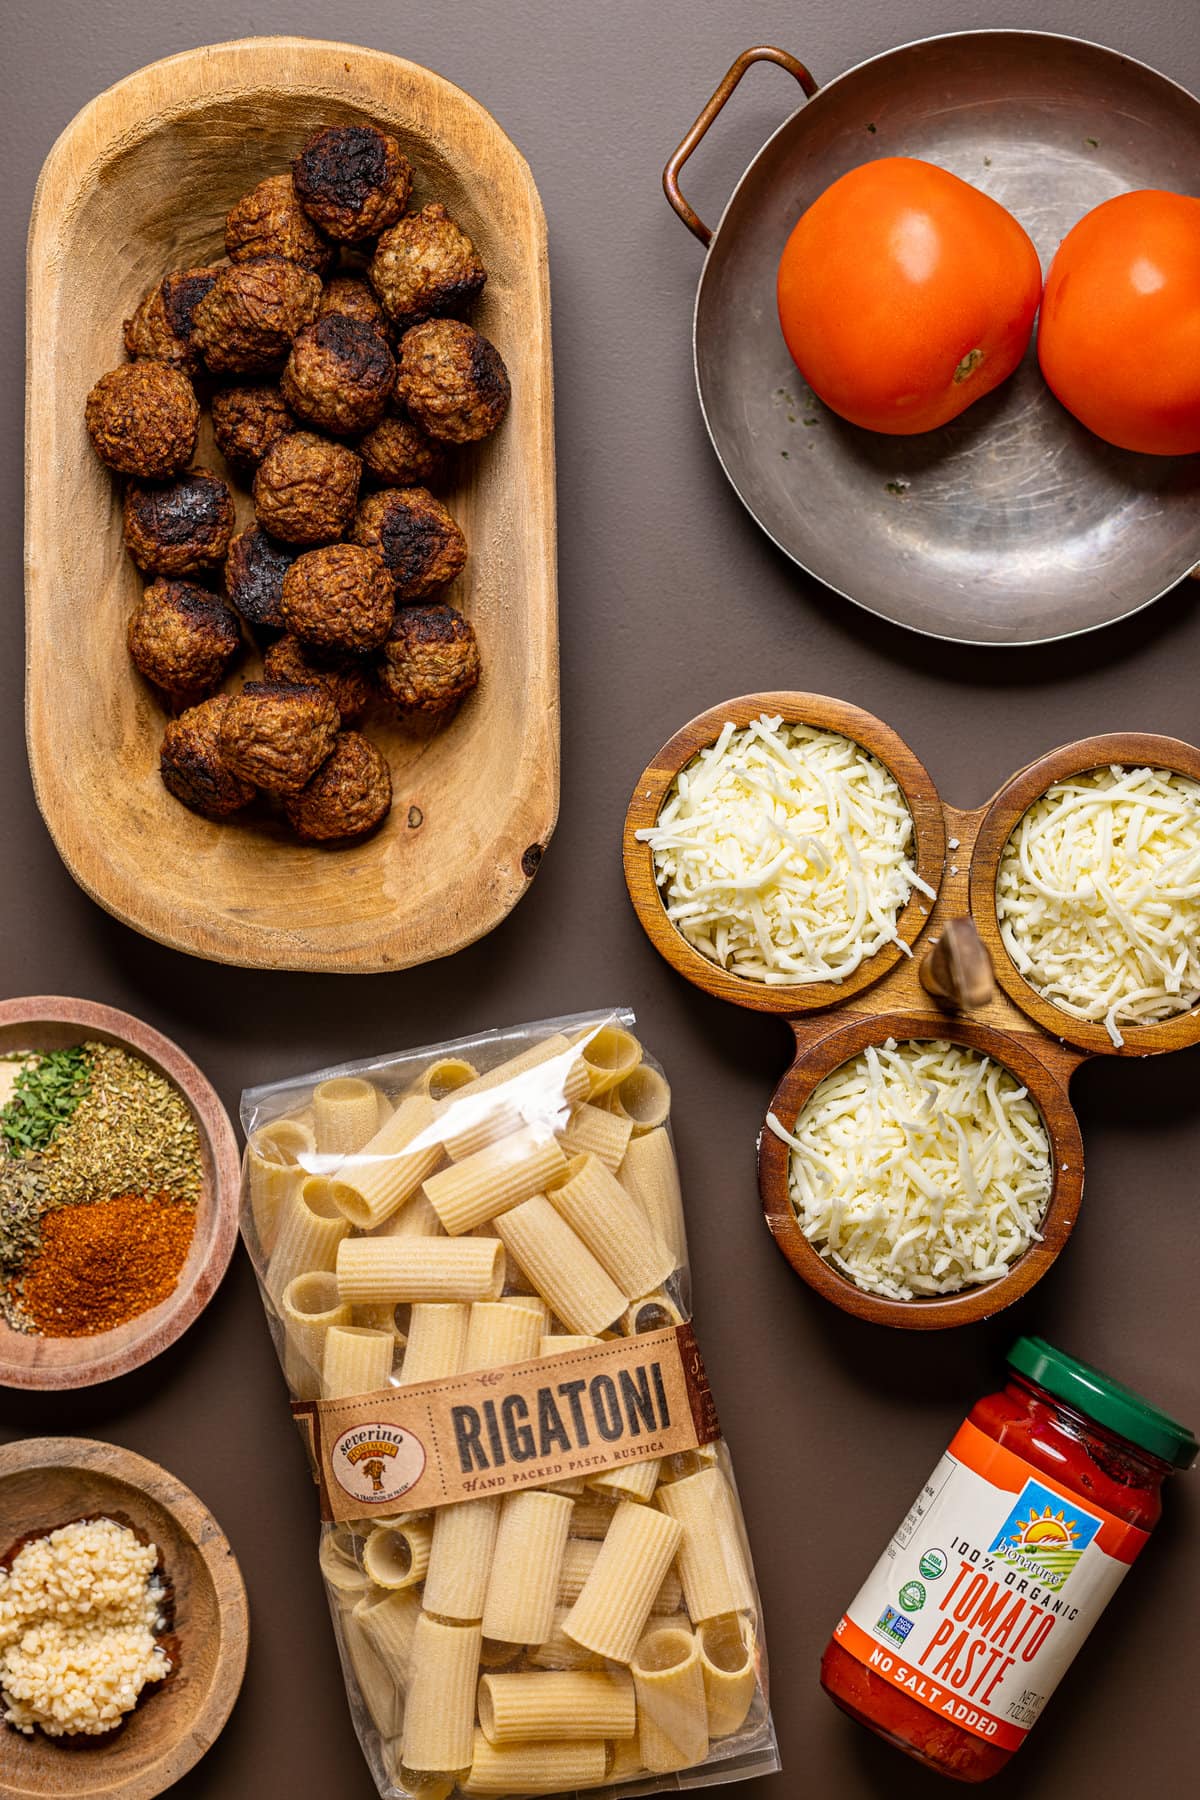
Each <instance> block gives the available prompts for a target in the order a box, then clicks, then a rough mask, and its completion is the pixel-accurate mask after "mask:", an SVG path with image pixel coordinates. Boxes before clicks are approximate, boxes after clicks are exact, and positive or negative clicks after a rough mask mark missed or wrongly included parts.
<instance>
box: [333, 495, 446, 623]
mask: <svg viewBox="0 0 1200 1800" xmlns="http://www.w3.org/2000/svg"><path fill="white" fill-rule="evenodd" d="M351 536H352V537H353V540H354V542H355V543H356V544H363V545H365V546H366V548H367V549H368V550H374V551H376V552H377V553H378V554H379V555H380V556H381V557H382V558H383V560H384V562H385V563H386V564H387V566H388V568H389V569H390V570H391V572H392V578H393V580H394V581H395V584H396V600H397V603H398V604H399V605H401V606H408V605H412V604H413V603H415V602H416V601H420V600H428V599H429V598H430V597H431V596H432V595H433V594H436V593H437V591H438V589H439V588H443V587H445V585H446V583H447V582H449V581H453V580H454V577H455V576H456V575H457V574H458V572H459V570H460V569H461V568H462V566H463V564H464V563H465V562H466V560H467V540H466V538H465V537H464V536H463V534H462V532H461V531H460V530H459V527H458V525H457V524H456V522H455V520H454V518H453V517H452V515H451V514H450V513H449V512H447V510H446V508H445V507H444V506H443V505H442V503H441V501H440V500H435V499H434V497H433V495H432V494H431V493H430V492H429V489H428V488H422V487H416V488H385V489H384V490H383V492H382V493H380V494H370V495H368V497H367V498H366V499H365V500H364V501H363V503H362V505H361V506H360V507H359V509H358V517H357V518H356V519H355V521H354V530H353V532H352V533H351Z"/></svg>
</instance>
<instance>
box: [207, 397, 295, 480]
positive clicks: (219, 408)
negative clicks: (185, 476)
mask: <svg viewBox="0 0 1200 1800" xmlns="http://www.w3.org/2000/svg"><path fill="white" fill-rule="evenodd" d="M212 424H213V436H214V438H215V439H216V441H217V449H218V450H219V451H220V452H221V455H222V456H223V457H225V459H226V461H227V462H231V463H232V464H233V465H234V467H235V468H237V469H254V468H257V467H258V465H259V463H260V462H261V461H262V459H263V457H264V456H265V455H266V454H267V451H268V450H269V449H270V448H271V445H272V444H273V443H274V442H275V440H276V438H281V437H285V436H286V435H287V433H288V432H289V431H295V429H296V421H295V419H294V418H293V416H292V414H291V413H290V412H289V411H288V405H287V401H286V400H285V399H284V397H283V395H282V394H281V393H280V391H279V389H278V388H277V387H272V386H271V385H270V384H269V383H264V384H261V385H259V386H256V387H228V388H218V389H217V391H216V393H215V394H214V395H213V397H212Z"/></svg>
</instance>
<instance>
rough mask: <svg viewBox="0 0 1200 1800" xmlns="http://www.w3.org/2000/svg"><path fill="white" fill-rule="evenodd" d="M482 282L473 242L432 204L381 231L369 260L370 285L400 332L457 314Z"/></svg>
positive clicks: (483, 272) (442, 209) (481, 268)
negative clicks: (444, 314) (425, 321)
mask: <svg viewBox="0 0 1200 1800" xmlns="http://www.w3.org/2000/svg"><path fill="white" fill-rule="evenodd" d="M486 280H487V270H486V269H485V268H484V266H483V264H482V263H481V262H480V260H479V257H478V255H477V253H476V250H475V246H474V244H473V243H472V242H471V240H470V238H469V237H468V236H467V234H466V232H465V231H462V230H461V229H460V228H459V227H458V226H457V225H456V224H455V223H454V220H453V219H452V218H451V217H450V214H449V213H448V212H447V211H446V209H445V207H444V206H439V205H437V204H436V203H435V204H434V205H432V206H423V207H422V208H421V210H420V212H419V213H412V214H410V215H409V217H408V218H407V219H401V220H400V222H399V224H398V225H393V226H392V228H391V230H390V231H385V232H384V234H383V236H382V237H381V238H380V240H379V242H378V244H377V245H376V246H375V255H374V257H373V258H372V260H371V285H372V287H373V288H374V289H375V292H376V293H377V294H378V295H379V298H380V299H381V300H382V301H383V305H384V310H385V311H386V313H387V315H388V317H389V319H391V320H392V321H393V323H394V324H396V325H397V326H398V327H399V328H400V329H401V330H402V331H407V330H408V329H409V327H410V326H412V325H418V324H420V322H421V320H422V319H430V318H434V317H437V316H440V315H441V314H443V313H460V312H463V311H464V310H465V309H466V308H467V307H468V306H470V304H471V302H472V300H474V298H475V296H476V295H477V294H478V293H479V290H480V289H481V288H482V286H483V284H484V282H485V281H486Z"/></svg>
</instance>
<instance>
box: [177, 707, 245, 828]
mask: <svg viewBox="0 0 1200 1800" xmlns="http://www.w3.org/2000/svg"><path fill="white" fill-rule="evenodd" d="M230 704H231V696H230V695H229V694H216V695H214V696H213V698H212V699H211V700H205V701H204V702H203V703H202V704H201V705H200V706H193V707H190V708H189V709H188V711H187V712H185V713H181V714H180V715H179V717H178V718H177V719H172V720H171V723H170V724H169V725H168V726H167V729H166V731H165V732H164V734H163V741H162V749H161V751H160V752H159V759H160V760H159V768H160V771H161V774H162V778H163V786H164V787H165V788H166V790H167V792H168V793H169V794H174V796H175V798H176V800H181V801H182V802H183V804H184V805H185V806H190V807H191V809H192V811H193V812H198V813H203V815H204V817H205V818H206V819H227V818H228V817H229V815H230V814H231V813H235V812H240V811H241V809H242V807H243V806H249V804H250V802H251V800H253V798H254V787H253V785H252V784H251V783H250V782H249V781H244V780H243V779H242V777H241V776H240V775H235V774H234V772H233V770H232V769H230V768H229V767H228V766H227V764H226V762H225V759H224V757H223V756H222V754H221V747H220V738H221V726H222V724H223V723H224V720H225V715H226V713H227V712H228V711H229V707H230Z"/></svg>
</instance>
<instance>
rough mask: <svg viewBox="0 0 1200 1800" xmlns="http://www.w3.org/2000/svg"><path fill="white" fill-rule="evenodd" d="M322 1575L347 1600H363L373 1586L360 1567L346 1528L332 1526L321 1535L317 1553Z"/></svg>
mask: <svg viewBox="0 0 1200 1800" xmlns="http://www.w3.org/2000/svg"><path fill="white" fill-rule="evenodd" d="M317 1561H318V1563H319V1564H320V1568H321V1573H322V1575H323V1576H324V1577H325V1579H326V1581H327V1582H328V1583H329V1585H330V1587H331V1588H334V1589H335V1590H336V1591H337V1593H339V1594H340V1595H342V1596H343V1597H344V1598H345V1599H347V1600H349V1599H361V1598H362V1596H363V1595H364V1594H365V1593H366V1591H367V1589H368V1588H369V1587H370V1585H371V1578H370V1576H369V1575H368V1574H367V1573H366V1571H365V1570H364V1569H362V1568H360V1567H359V1564H358V1562H357V1561H356V1559H355V1556H354V1551H353V1549H352V1547H351V1542H350V1535H349V1533H348V1532H347V1531H346V1529H345V1527H344V1526H337V1525H335V1526H332V1527H330V1529H328V1530H327V1531H323V1532H322V1533H321V1548H320V1550H319V1551H318V1552H317Z"/></svg>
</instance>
